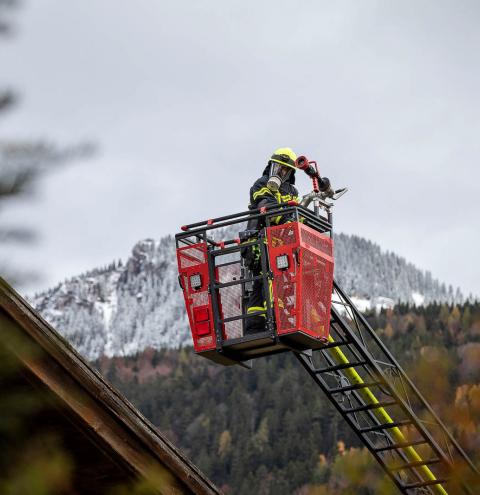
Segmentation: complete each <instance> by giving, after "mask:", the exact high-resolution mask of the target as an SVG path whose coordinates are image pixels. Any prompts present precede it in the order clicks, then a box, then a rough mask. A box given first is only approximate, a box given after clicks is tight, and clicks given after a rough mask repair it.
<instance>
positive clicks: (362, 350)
mask: <svg viewBox="0 0 480 495" xmlns="http://www.w3.org/2000/svg"><path fill="white" fill-rule="evenodd" d="M332 313H336V310H335V309H333V310H332ZM335 317H336V319H338V320H339V322H340V325H342V327H343V328H344V330H345V332H346V333H347V334H348V333H349V334H350V335H349V337H350V338H351V339H352V341H353V342H352V344H353V345H355V346H356V347H357V350H358V351H359V352H360V354H361V355H362V357H363V358H364V359H365V360H367V361H368V362H369V365H370V366H371V367H372V368H373V369H374V371H375V374H376V375H377V379H378V381H380V382H382V384H384V386H385V387H386V388H387V389H388V392H389V394H390V395H391V396H392V397H393V398H394V399H395V400H396V401H397V403H398V405H399V407H400V408H401V409H402V411H403V412H404V414H405V415H406V416H407V417H408V418H409V419H410V420H411V422H412V424H413V425H414V426H415V427H416V428H417V430H418V431H419V433H420V434H421V435H422V436H423V437H424V438H425V440H427V441H428V443H429V444H430V446H431V448H432V450H433V451H434V452H435V453H436V454H437V455H438V456H439V458H440V459H442V461H443V463H444V464H445V465H446V466H447V467H450V469H453V465H452V463H451V462H450V460H449V458H448V456H447V455H446V454H445V452H444V451H443V449H442V448H441V446H440V445H439V444H438V442H437V440H436V439H435V438H434V437H433V436H432V435H431V433H430V432H429V431H428V430H427V429H426V428H425V426H423V423H422V422H421V421H420V419H419V418H418V416H417V415H416V414H415V413H414V412H413V411H412V410H411V409H410V407H409V406H408V404H407V403H406V402H405V401H404V399H403V397H401V396H400V394H398V392H397V391H396V390H395V388H394V387H393V386H392V385H391V383H390V382H389V380H388V379H387V377H386V375H385V373H384V372H383V370H382V369H381V368H380V367H379V366H378V364H377V363H376V362H375V359H374V358H373V356H372V355H371V354H370V353H369V352H368V350H366V349H365V348H364V347H363V345H362V343H361V342H360V340H359V338H358V337H357V335H355V333H353V332H350V331H349V326H348V325H347V323H346V322H345V321H344V320H343V319H342V318H341V317H340V315H338V313H337V314H336V315H335Z"/></svg>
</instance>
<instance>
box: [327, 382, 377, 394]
mask: <svg viewBox="0 0 480 495" xmlns="http://www.w3.org/2000/svg"><path fill="white" fill-rule="evenodd" d="M376 385H382V383H381V382H370V383H354V384H353V385H348V386H346V387H339V388H332V389H330V390H329V392H330V393H331V394H339V393H341V392H349V391H350V390H359V389H361V388H369V387H375V386H376Z"/></svg>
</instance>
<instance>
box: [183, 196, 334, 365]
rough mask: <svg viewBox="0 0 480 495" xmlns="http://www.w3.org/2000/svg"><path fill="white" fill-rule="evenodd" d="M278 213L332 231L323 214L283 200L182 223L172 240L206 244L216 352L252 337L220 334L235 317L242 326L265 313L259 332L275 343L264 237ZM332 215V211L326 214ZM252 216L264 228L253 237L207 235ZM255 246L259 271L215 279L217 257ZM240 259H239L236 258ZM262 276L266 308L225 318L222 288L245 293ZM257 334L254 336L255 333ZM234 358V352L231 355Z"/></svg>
mask: <svg viewBox="0 0 480 495" xmlns="http://www.w3.org/2000/svg"><path fill="white" fill-rule="evenodd" d="M277 216H288V217H289V218H292V220H293V221H300V219H302V221H303V223H304V224H306V225H309V226H310V227H312V228H314V229H315V230H317V231H319V232H322V233H327V234H329V235H331V231H332V225H331V223H330V222H329V221H328V220H327V218H326V217H322V216H316V215H315V214H314V213H313V212H312V211H311V210H309V209H307V208H304V207H302V206H299V205H292V204H289V203H282V204H278V205H271V206H267V207H263V208H258V209H253V210H247V211H243V212H240V213H235V214H232V215H226V216H223V217H218V218H214V219H210V220H204V221H203V222H197V223H192V224H189V225H185V226H184V227H182V231H183V232H181V233H178V234H176V236H175V241H176V247H177V249H178V248H179V247H182V246H188V245H193V244H196V243H198V242H205V243H206V244H207V247H208V248H207V257H208V269H209V279H210V280H209V292H210V294H211V295H212V297H211V301H212V310H213V315H214V318H213V321H214V330H215V336H216V351H217V352H218V353H219V354H228V353H229V349H228V347H226V346H225V343H226V342H229V343H232V342H231V340H235V342H233V343H234V344H236V343H238V342H242V341H248V340H252V338H251V337H250V336H245V335H244V336H243V337H242V338H240V339H228V340H227V341H226V340H224V338H223V334H222V325H223V324H225V323H228V322H231V321H235V320H242V326H243V328H244V322H245V320H246V319H247V318H250V317H253V316H258V315H265V317H266V325H265V327H266V333H265V332H262V336H264V337H265V336H266V337H268V338H269V339H270V340H271V342H272V343H278V334H277V331H276V325H275V316H274V309H273V305H272V301H271V300H270V297H269V283H270V282H271V280H272V279H273V275H272V273H271V271H270V267H269V260H268V250H267V247H266V243H265V242H264V241H265V229H266V228H267V227H269V226H271V225H273V224H272V218H274V217H277ZM329 218H331V215H330V216H329ZM251 219H263V223H264V225H265V228H262V229H261V230H260V231H259V232H258V235H257V237H256V238H255V239H251V240H248V241H246V242H242V243H241V244H240V243H239V241H238V240H235V239H228V240H226V241H222V242H218V241H216V240H215V239H213V238H212V237H209V235H208V234H209V233H211V232H212V231H215V230H219V229H224V228H226V227H230V226H232V225H240V224H244V223H245V222H247V221H248V220H251ZM255 245H256V246H258V248H259V249H260V262H261V266H262V273H261V275H252V276H250V277H248V278H243V277H241V278H240V280H235V281H231V282H226V283H217V281H216V277H215V268H218V267H219V266H224V265H218V264H217V263H216V258H217V257H219V256H224V255H228V254H234V253H239V252H240V251H241V250H242V249H243V248H245V247H248V246H255ZM232 263H233V262H232ZM239 263H241V260H240V261H239ZM245 270H246V269H245V267H244V266H243V265H242V264H241V272H242V273H245ZM260 279H261V280H262V287H263V291H264V301H265V302H266V309H265V310H264V311H258V312H252V313H249V314H246V312H245V311H242V314H241V315H238V316H234V317H230V318H224V319H222V317H221V312H220V308H219V300H218V295H219V291H220V289H222V288H225V287H229V286H232V285H241V286H242V296H244V295H245V285H246V284H248V283H250V282H253V281H254V280H260ZM264 334H265V335H264ZM255 337H256V336H255ZM286 350H289V349H288V347H285V348H282V349H281V351H286ZM231 357H232V358H233V359H235V357H234V356H231Z"/></svg>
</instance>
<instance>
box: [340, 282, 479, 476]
mask: <svg viewBox="0 0 480 495" xmlns="http://www.w3.org/2000/svg"><path fill="white" fill-rule="evenodd" d="M334 288H335V290H337V291H338V293H339V294H340V296H341V297H342V298H344V300H346V301H347V302H348V304H349V305H350V307H351V309H352V311H353V312H354V313H355V314H356V316H357V318H358V319H359V321H360V322H361V323H362V325H363V326H364V328H365V330H366V331H367V332H368V333H369V335H370V337H372V339H373V340H374V341H375V343H376V344H377V345H378V346H379V347H380V349H381V350H382V352H383V353H384V354H385V356H386V357H387V358H388V360H389V361H390V362H391V363H392V364H394V365H395V367H396V368H397V370H398V372H399V373H400V374H401V376H402V378H403V379H404V380H405V382H406V383H407V384H408V386H409V387H410V388H411V390H412V391H413V393H414V395H415V396H416V398H417V399H419V400H420V402H421V403H422V405H423V406H424V407H425V409H426V410H427V411H428V412H429V413H430V415H431V416H432V417H433V418H434V420H435V422H436V423H437V425H438V426H439V427H440V429H441V430H442V433H444V434H445V435H446V436H447V438H448V439H449V440H450V442H451V444H452V445H453V447H454V448H455V450H456V451H457V453H458V454H459V455H460V456H461V457H462V459H463V460H464V461H465V462H466V463H467V464H468V466H469V467H470V468H471V469H472V471H473V472H474V473H475V474H476V475H478V476H480V471H479V470H478V469H477V467H476V466H475V465H474V464H473V462H472V461H471V460H470V458H469V457H468V455H467V454H466V452H465V451H464V450H463V449H462V447H461V446H460V445H459V443H458V442H457V441H456V440H455V438H454V437H453V435H452V434H451V433H450V431H449V430H448V428H447V427H446V426H445V424H444V423H443V422H442V420H441V419H440V418H439V417H438V416H437V414H436V413H435V411H434V410H433V409H432V407H431V406H430V404H429V403H428V402H427V401H426V399H425V398H424V397H423V395H422V394H421V392H420V391H419V390H418V388H417V387H416V386H415V385H414V383H413V382H412V381H411V380H410V378H409V377H408V375H407V374H406V373H405V371H404V370H403V368H402V367H401V365H400V364H399V363H398V361H397V360H396V359H395V358H394V356H393V355H392V354H391V353H390V351H389V350H388V349H387V347H386V346H385V344H384V343H383V342H382V341H381V339H380V338H379V337H378V335H377V334H376V333H375V331H374V330H373V328H372V327H371V326H370V324H369V323H368V321H367V320H366V318H365V317H364V316H363V314H362V313H360V311H358V309H357V308H356V307H355V305H354V304H353V303H352V301H351V300H350V298H349V297H348V296H347V295H346V294H345V293H344V292H343V290H342V289H341V288H340V287H339V286H338V284H337V283H336V281H335V280H334ZM334 311H336V310H335V309H334ZM355 337H356V336H355ZM402 402H403V401H402Z"/></svg>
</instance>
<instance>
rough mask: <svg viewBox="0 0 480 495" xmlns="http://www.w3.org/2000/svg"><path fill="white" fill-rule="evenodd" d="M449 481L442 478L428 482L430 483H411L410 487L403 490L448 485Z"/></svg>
mask: <svg viewBox="0 0 480 495" xmlns="http://www.w3.org/2000/svg"><path fill="white" fill-rule="evenodd" d="M447 481H448V479H445V478H440V479H438V480H428V481H419V482H418V483H411V484H410V485H405V486H404V487H403V488H405V490H411V489H413V488H422V486H430V485H440V484H442V483H446V482H447Z"/></svg>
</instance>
